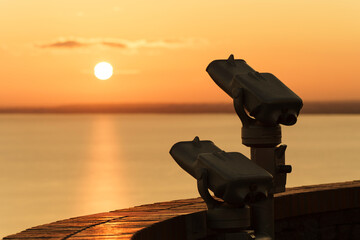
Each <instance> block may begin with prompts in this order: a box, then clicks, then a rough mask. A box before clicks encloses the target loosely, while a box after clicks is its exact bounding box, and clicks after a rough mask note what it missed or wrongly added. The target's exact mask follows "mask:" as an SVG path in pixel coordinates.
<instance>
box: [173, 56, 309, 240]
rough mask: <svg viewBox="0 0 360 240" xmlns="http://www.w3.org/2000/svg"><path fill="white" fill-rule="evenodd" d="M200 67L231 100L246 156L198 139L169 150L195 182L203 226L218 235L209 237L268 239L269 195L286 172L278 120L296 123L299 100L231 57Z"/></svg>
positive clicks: (266, 75) (272, 78)
mask: <svg viewBox="0 0 360 240" xmlns="http://www.w3.org/2000/svg"><path fill="white" fill-rule="evenodd" d="M206 71H207V72H208V73H209V75H210V76H211V78H212V79H213V80H214V82H215V83H216V84H217V85H218V86H219V87H220V88H221V89H222V90H224V91H225V92H226V93H227V94H228V95H229V96H230V97H231V98H232V99H233V103H234V108H235V111H236V113H237V115H238V116H239V117H240V120H241V122H242V125H243V126H242V132H241V134H242V143H243V144H244V145H246V146H248V147H250V148H251V160H250V159H249V158H247V157H246V156H244V155H243V154H241V153H238V152H225V151H223V150H221V149H220V148H218V147H217V146H216V145H215V144H214V143H213V142H211V141H200V139H199V138H198V137H195V139H194V140H193V141H183V142H178V143H176V144H175V145H174V146H173V147H172V148H171V150H170V154H171V156H172V157H173V158H174V159H175V161H176V162H177V163H178V164H179V165H180V167H182V168H183V169H184V170H185V171H186V172H188V173H189V174H190V175H191V176H193V177H194V178H195V179H196V180H197V186H198V191H199V193H200V196H201V197H202V198H203V199H204V201H205V203H206V204H207V207H208V211H207V212H206V222H207V226H208V228H210V229H212V230H215V231H218V234H219V238H214V239H226V240H230V239H231V240H232V239H255V240H273V239H274V198H273V194H274V193H279V192H284V191H285V184H286V174H287V173H290V172H291V166H289V165H285V150H286V145H279V144H280V143H281V127H280V124H283V125H294V124H295V123H296V121H297V118H298V115H299V112H300V109H301V108H302V106H303V103H302V100H301V98H299V97H298V96H297V95H296V94H295V93H294V92H293V91H291V90H290V89H289V88H288V87H287V86H286V85H285V84H283V83H282V82H281V81H280V80H279V79H277V78H276V77H275V76H274V75H273V74H271V73H259V72H257V71H255V70H254V69H252V68H251V67H250V66H249V65H247V64H246V62H245V61H244V60H241V59H239V60H235V59H234V56H233V55H230V57H229V58H228V59H227V60H215V61H213V62H211V63H210V64H209V66H208V67H207V68H206ZM209 190H211V191H212V192H213V193H214V195H215V197H217V198H219V199H216V198H215V197H213V196H211V194H210V192H209ZM221 200H222V201H221ZM249 231H253V233H254V234H253V236H254V237H252V235H251V234H250V233H249ZM220 235H221V236H220Z"/></svg>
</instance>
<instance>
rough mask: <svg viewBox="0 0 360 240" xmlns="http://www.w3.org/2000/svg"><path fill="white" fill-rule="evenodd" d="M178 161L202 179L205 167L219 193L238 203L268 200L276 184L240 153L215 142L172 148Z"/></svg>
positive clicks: (210, 181) (212, 187)
mask: <svg viewBox="0 0 360 240" xmlns="http://www.w3.org/2000/svg"><path fill="white" fill-rule="evenodd" d="M170 154H171V156H172V157H173V158H174V160H175V161H176V162H177V163H178V164H179V165H180V166H181V167H182V168H183V169H184V170H185V171H186V172H188V173H189V174H190V175H192V176H193V177H194V178H196V179H197V180H199V179H200V178H201V177H202V173H203V171H204V170H205V171H206V172H207V182H208V187H209V189H210V190H211V191H213V192H214V194H215V196H216V197H218V198H221V199H223V200H224V201H225V202H227V203H229V204H234V205H242V204H249V203H252V202H255V201H259V200H261V199H265V198H266V197H267V195H268V192H269V190H270V189H271V188H272V187H273V185H272V179H273V177H272V175H271V174H270V173H268V172H267V171H266V170H264V169H263V168H261V167H259V166H258V165H257V164H256V163H254V162H253V161H251V160H250V159H248V158H247V157H246V156H244V155H243V154H241V153H238V152H224V151H223V150H221V149H220V148H218V147H217V146H216V145H215V144H214V143H213V142H211V141H199V139H198V138H195V139H194V140H193V141H184V142H178V143H176V144H175V145H174V146H173V147H172V148H171V150H170Z"/></svg>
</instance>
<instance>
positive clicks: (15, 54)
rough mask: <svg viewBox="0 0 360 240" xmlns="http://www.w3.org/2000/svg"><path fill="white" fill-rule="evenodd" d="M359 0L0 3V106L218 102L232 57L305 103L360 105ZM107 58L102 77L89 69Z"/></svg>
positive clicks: (224, 98)
mask: <svg viewBox="0 0 360 240" xmlns="http://www.w3.org/2000/svg"><path fill="white" fill-rule="evenodd" d="M359 11H360V2H359V1H355V0H346V1H309V0H306V1H285V0H275V1H265V0H263V1H239V0H237V1H187V0H186V1H115V0H106V1H101V4H100V2H99V1H83V0H77V1H68V0H65V1H53V0H48V1H43V0H32V1H27V0H17V1H10V0H0V22H1V24H0V30H1V41H0V107H26V106H57V105H67V104H94V103H95V104H109V103H168V102H171V103H221V102H228V101H229V97H228V96H227V95H226V94H225V93H223V92H222V91H221V90H220V89H219V88H218V87H217V86H216V85H215V84H214V83H213V82H212V80H211V78H210V77H209V76H208V74H207V73H206V71H205V69H206V66H207V65H208V64H209V63H210V62H211V61H212V60H214V59H224V58H227V57H228V56H229V55H230V54H231V53H233V54H234V55H235V58H242V59H245V60H246V61H247V63H248V64H249V65H250V66H252V67H253V68H254V69H256V70H257V71H260V72H271V73H273V74H274V75H275V76H277V77H278V78H279V79H280V80H281V81H283V82H284V83H285V84H286V85H287V86H289V87H290V88H291V89H292V90H293V91H294V92H296V93H297V94H298V95H299V96H301V97H302V98H303V99H304V100H305V101H328V100H331V101H334V100H359V99H360V96H359V90H360V81H359V74H358V69H359V57H360V44H359V43H360V15H359ZM102 61H106V62H109V63H110V64H111V65H112V66H113V68H114V75H113V76H112V77H111V78H110V79H108V80H106V81H102V80H99V79H97V78H96V77H95V76H94V73H93V71H94V66H95V65H96V64H97V63H99V62H102Z"/></svg>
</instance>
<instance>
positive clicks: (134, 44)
mask: <svg viewBox="0 0 360 240" xmlns="http://www.w3.org/2000/svg"><path fill="white" fill-rule="evenodd" d="M205 44H207V41H205V40H201V39H167V40H153V41H150V40H145V39H141V40H135V41H130V40H125V39H84V38H68V39H65V38H61V39H59V40H57V41H54V42H51V43H43V44H36V45H35V46H36V47H39V48H54V49H56V48H57V49H74V48H83V47H91V46H96V45H98V46H105V47H110V48H121V49H139V48H167V49H177V48H189V47H193V46H198V45H205Z"/></svg>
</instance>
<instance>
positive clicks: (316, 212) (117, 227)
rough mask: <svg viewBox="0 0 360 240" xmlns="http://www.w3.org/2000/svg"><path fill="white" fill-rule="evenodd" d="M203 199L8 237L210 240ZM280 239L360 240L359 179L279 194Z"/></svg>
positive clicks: (54, 225)
mask: <svg viewBox="0 0 360 240" xmlns="http://www.w3.org/2000/svg"><path fill="white" fill-rule="evenodd" d="M205 210H206V206H205V204H204V202H203V201H202V199H201V198H195V199H185V200H176V201H171V202H162V203H155V204H151V205H144V206H139V207H134V208H129V209H122V210H116V211H112V212H108V213H100V214H94V215H89V216H83V217H76V218H71V219H67V220H61V221H57V222H54V223H50V224H45V225H41V226H37V227H34V228H30V229H27V230H25V231H23V232H20V233H18V234H14V235H11V236H8V237H5V238H4V239H7V240H8V239H13V240H14V239H18V240H20V239H22V240H24V239H70V240H74V239H78V240H80V239H122V240H129V239H133V240H153V239H154V240H155V239H156V240H160V239H166V240H168V239H172V240H177V239H179V240H185V239H189V240H190V239H200V238H203V239H204V237H206V236H204V233H206V221H204V219H205V217H204V216H205ZM275 220H276V221H275V232H276V239H278V240H285V239H286V240H298V239H299V240H300V239H301V240H302V239H304V240H305V239H306V240H308V239H319V240H333V239H334V240H335V239H344V240H346V239H348V240H360V227H359V226H360V181H353V182H343V183H334V184H322V185H313V186H304V187H297V188H291V189H287V191H286V192H285V193H281V194H277V195H276V196H275Z"/></svg>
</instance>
